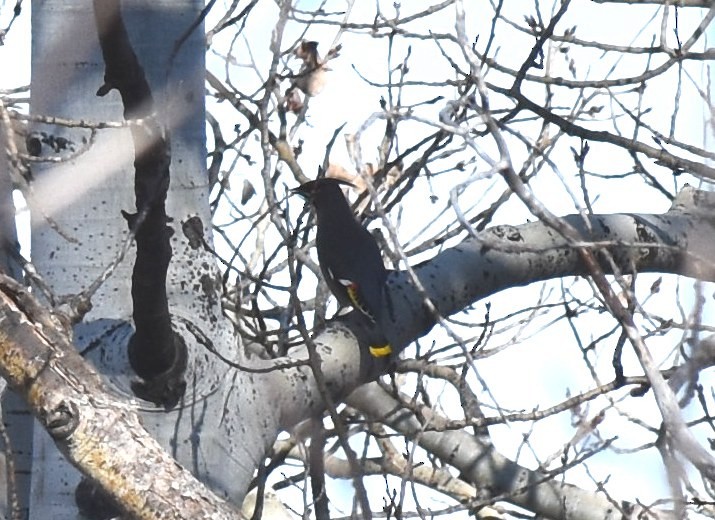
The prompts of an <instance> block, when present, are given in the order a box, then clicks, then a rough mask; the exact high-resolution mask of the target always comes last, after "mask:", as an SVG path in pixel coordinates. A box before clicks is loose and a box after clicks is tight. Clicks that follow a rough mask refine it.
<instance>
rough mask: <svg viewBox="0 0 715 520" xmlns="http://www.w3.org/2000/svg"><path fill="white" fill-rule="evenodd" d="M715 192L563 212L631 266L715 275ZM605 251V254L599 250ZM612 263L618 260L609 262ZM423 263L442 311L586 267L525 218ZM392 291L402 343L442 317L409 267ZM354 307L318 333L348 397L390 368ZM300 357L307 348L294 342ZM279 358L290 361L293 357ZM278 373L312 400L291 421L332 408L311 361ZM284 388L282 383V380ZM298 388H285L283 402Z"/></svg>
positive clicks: (396, 340) (286, 421)
mask: <svg viewBox="0 0 715 520" xmlns="http://www.w3.org/2000/svg"><path fill="white" fill-rule="evenodd" d="M713 198H715V196H713V194H711V193H709V192H704V191H698V190H695V189H693V188H690V187H686V188H684V189H683V190H682V191H681V192H680V193H679V195H678V197H677V198H676V200H675V202H674V204H673V207H672V208H671V210H670V211H668V212H667V213H664V214H661V215H635V214H634V215H628V214H615V215H592V216H585V215H569V216H566V217H564V219H565V220H566V221H567V222H568V223H569V224H570V225H571V226H573V227H574V228H575V229H577V230H578V231H579V232H580V233H581V235H582V236H584V237H590V240H591V241H590V242H588V243H584V244H583V245H584V246H586V247H593V248H595V250H596V251H597V250H598V249H599V248H604V249H607V250H608V251H609V253H610V254H611V255H612V257H613V258H614V260H615V262H616V265H617V267H618V268H619V269H621V270H622V271H623V272H633V271H637V272H661V273H672V274H680V275H685V276H692V277H694V278H699V279H702V280H715V263H713V262H712V261H711V259H712V258H715V243H713V242H712V241H711V240H703V239H702V237H709V236H715V220H714V219H713V218H712V215H713V214H715V212H714V211H713V208H714V207H715V201H714V200H713ZM599 258H600V257H599ZM601 268H602V269H603V271H604V272H605V273H612V270H613V265H611V264H610V263H608V262H603V263H602V265H601ZM414 269H415V272H416V274H417V276H418V277H419V279H420V281H421V283H422V284H423V286H424V288H425V290H426V294H427V296H428V297H429V298H430V300H431V301H432V303H433V304H434V305H435V306H436V308H437V310H438V311H439V314H440V315H442V316H449V315H452V314H454V313H456V312H459V311H461V310H462V309H464V308H465V307H467V306H469V305H471V304H473V303H474V302H476V301H478V300H480V299H482V298H486V297H488V296H490V295H492V294H494V293H497V292H499V291H502V290H505V289H509V288H511V287H519V286H524V285H528V284H530V283H533V282H538V281H543V280H548V279H552V278H561V277H565V276H574V275H587V274H588V271H587V268H586V266H584V264H583V262H582V259H581V256H580V255H579V254H578V252H577V250H576V248H575V247H572V246H569V245H568V244H567V241H566V240H565V239H564V238H563V237H562V236H561V235H559V234H558V233H556V232H555V231H553V230H552V229H551V228H550V227H549V226H548V225H546V224H544V223H542V222H540V221H536V222H532V223H528V224H523V225H521V226H496V227H493V228H490V229H488V230H486V231H483V232H481V233H479V234H477V235H476V238H469V239H467V240H465V241H464V242H462V243H461V244H459V245H458V246H456V247H453V248H450V249H447V250H445V251H443V252H442V253H440V254H439V255H437V256H436V257H435V258H433V259H431V260H429V261H427V262H424V263H423V264H420V265H418V266H416V267H415V268H414ZM387 293H388V297H387V298H386V300H388V301H386V302H385V305H386V306H387V308H386V309H385V310H384V311H383V312H384V315H386V316H388V323H387V325H386V327H387V330H386V331H385V332H386V333H387V335H388V336H389V339H390V343H391V344H392V345H393V348H394V349H396V350H398V351H399V350H402V349H403V348H404V347H405V346H407V345H408V344H409V343H411V342H412V341H414V340H415V339H417V338H419V337H421V336H423V335H424V334H426V333H427V332H429V330H431V328H432V327H433V326H434V324H435V316H434V315H433V314H432V313H430V312H429V310H428V309H427V308H426V307H425V305H424V300H423V297H422V296H421V295H420V292H419V291H418V290H417V289H416V288H415V287H414V286H413V285H412V284H411V283H410V280H409V276H408V274H407V273H405V272H403V271H395V272H393V273H392V274H391V275H390V277H389V279H388V291H387ZM353 318H354V316H353V313H349V314H347V315H345V316H342V317H340V318H338V319H336V320H332V321H331V322H329V323H328V326H327V328H326V329H325V331H323V332H321V333H320V334H318V335H317V336H316V338H315V342H316V344H317V345H318V347H319V350H320V354H321V357H322V359H323V366H322V372H323V374H324V375H325V377H326V384H327V386H328V388H329V389H330V390H331V391H332V392H333V397H334V399H336V400H339V399H341V398H343V397H345V396H346V395H348V394H349V393H350V392H351V391H352V390H354V389H355V388H357V387H358V386H359V385H360V384H361V383H365V382H367V381H370V380H374V379H376V378H377V377H378V376H379V375H380V374H383V373H385V372H386V371H387V369H388V367H389V365H388V363H385V362H380V361H376V360H375V359H371V358H370V356H363V357H362V358H359V357H358V356H359V355H360V354H359V352H360V349H359V347H358V345H357V342H358V341H363V342H368V341H369V334H370V331H369V330H362V329H361V328H360V323H362V322H361V320H359V319H353ZM292 357H296V358H304V357H307V353H306V352H304V351H298V350H296V351H294V352H293V356H292ZM276 363H278V364H284V363H285V360H277V361H276ZM275 377H280V378H283V377H288V378H289V380H290V381H289V383H288V384H289V385H291V386H292V387H294V388H295V393H297V394H299V395H305V396H306V399H305V400H304V401H303V402H304V403H306V406H308V407H309V410H306V409H301V408H300V407H298V406H296V405H295V400H294V399H292V398H290V402H287V403H285V405H283V406H281V407H280V409H281V411H282V421H281V424H282V426H283V427H284V428H289V427H291V426H292V425H294V424H295V423H296V422H298V421H300V420H302V419H304V418H305V417H308V416H310V415H311V414H314V413H318V412H319V411H320V410H322V409H323V408H324V405H323V400H322V399H321V398H320V392H319V391H318V389H317V386H316V385H315V381H314V380H313V378H312V374H311V373H310V370H309V369H306V367H304V366H297V367H296V368H294V369H288V370H284V371H283V373H282V374H276V375H275ZM275 387H276V388H283V387H282V386H280V385H277V386H275ZM289 397H290V396H285V395H282V396H279V395H277V396H276V400H277V401H276V402H281V401H282V400H286V399H288V398H289Z"/></svg>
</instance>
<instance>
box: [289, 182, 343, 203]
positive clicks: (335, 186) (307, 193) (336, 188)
mask: <svg viewBox="0 0 715 520" xmlns="http://www.w3.org/2000/svg"><path fill="white" fill-rule="evenodd" d="M341 185H342V186H351V187H353V188H354V187H355V185H354V184H352V183H351V182H348V181H344V180H342V179H334V178H332V177H323V178H321V179H316V180H314V181H308V182H306V183H305V184H301V185H300V186H298V187H297V188H294V189H292V190H291V193H294V194H296V195H300V196H301V197H303V198H304V199H306V200H309V201H310V202H313V203H315V202H316V201H318V200H321V199H322V198H324V197H334V196H336V195H340V196H342V195H343V194H342V191H341V190H340V186H341Z"/></svg>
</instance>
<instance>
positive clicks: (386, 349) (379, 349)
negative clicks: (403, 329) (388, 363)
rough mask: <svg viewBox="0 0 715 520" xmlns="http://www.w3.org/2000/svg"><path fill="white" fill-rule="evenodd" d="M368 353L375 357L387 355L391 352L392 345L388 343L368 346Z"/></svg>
mask: <svg viewBox="0 0 715 520" xmlns="http://www.w3.org/2000/svg"><path fill="white" fill-rule="evenodd" d="M370 354H372V356H373V357H376V358H381V357H387V356H389V355H390V354H392V347H391V346H390V345H382V346H370Z"/></svg>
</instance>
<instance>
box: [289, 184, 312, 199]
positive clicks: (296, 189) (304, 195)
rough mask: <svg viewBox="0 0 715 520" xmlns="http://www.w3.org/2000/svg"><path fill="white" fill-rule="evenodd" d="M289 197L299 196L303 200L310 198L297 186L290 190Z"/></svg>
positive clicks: (301, 187)
mask: <svg viewBox="0 0 715 520" xmlns="http://www.w3.org/2000/svg"><path fill="white" fill-rule="evenodd" d="M290 193H291V195H300V196H301V197H302V198H304V199H306V200H307V199H309V198H310V193H308V192H307V191H306V190H305V188H304V187H303V186H298V187H297V188H293V189H292V190H290Z"/></svg>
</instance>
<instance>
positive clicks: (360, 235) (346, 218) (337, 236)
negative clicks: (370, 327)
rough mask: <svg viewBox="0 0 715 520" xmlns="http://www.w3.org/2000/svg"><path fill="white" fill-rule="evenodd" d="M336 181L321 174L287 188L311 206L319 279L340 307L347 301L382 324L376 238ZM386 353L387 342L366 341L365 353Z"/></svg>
mask: <svg viewBox="0 0 715 520" xmlns="http://www.w3.org/2000/svg"><path fill="white" fill-rule="evenodd" d="M341 185H347V186H352V184H351V183H349V182H347V181H343V180H340V179H332V178H321V179H317V180H314V181H309V182H306V183H305V184H302V185H301V186H299V187H298V188H295V189H294V190H293V193H297V194H299V195H301V196H303V197H305V198H306V199H307V200H308V201H310V203H311V204H312V205H313V208H314V209H315V216H316V221H317V225H318V231H317V235H316V237H315V244H316V248H317V250H318V262H319V263H320V270H321V271H322V273H323V277H324V278H325V281H326V282H327V284H328V287H329V288H330V291H331V292H332V293H333V294H334V295H335V297H336V298H337V299H338V302H340V304H341V305H351V306H352V307H353V308H355V309H357V310H358V311H360V313H362V315H363V316H364V317H365V318H367V319H368V320H369V321H370V322H371V323H373V324H375V325H377V326H378V327H382V296H383V291H384V288H385V282H386V280H387V270H386V269H385V265H384V264H383V263H382V256H381V255H380V249H379V248H378V246H377V242H375V239H374V238H373V236H372V235H371V234H370V233H369V232H368V230H367V229H365V228H364V227H362V226H361V225H360V223H359V222H358V221H357V219H356V218H355V215H354V214H353V212H352V210H351V209H350V205H349V204H348V201H347V199H346V198H345V195H343V192H342V190H341V189H340V186H341ZM391 353H392V348H391V347H390V345H389V344H388V343H387V341H384V342H381V343H380V344H378V345H370V354H372V355H373V356H374V357H385V356H389V355H390V354H391Z"/></svg>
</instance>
